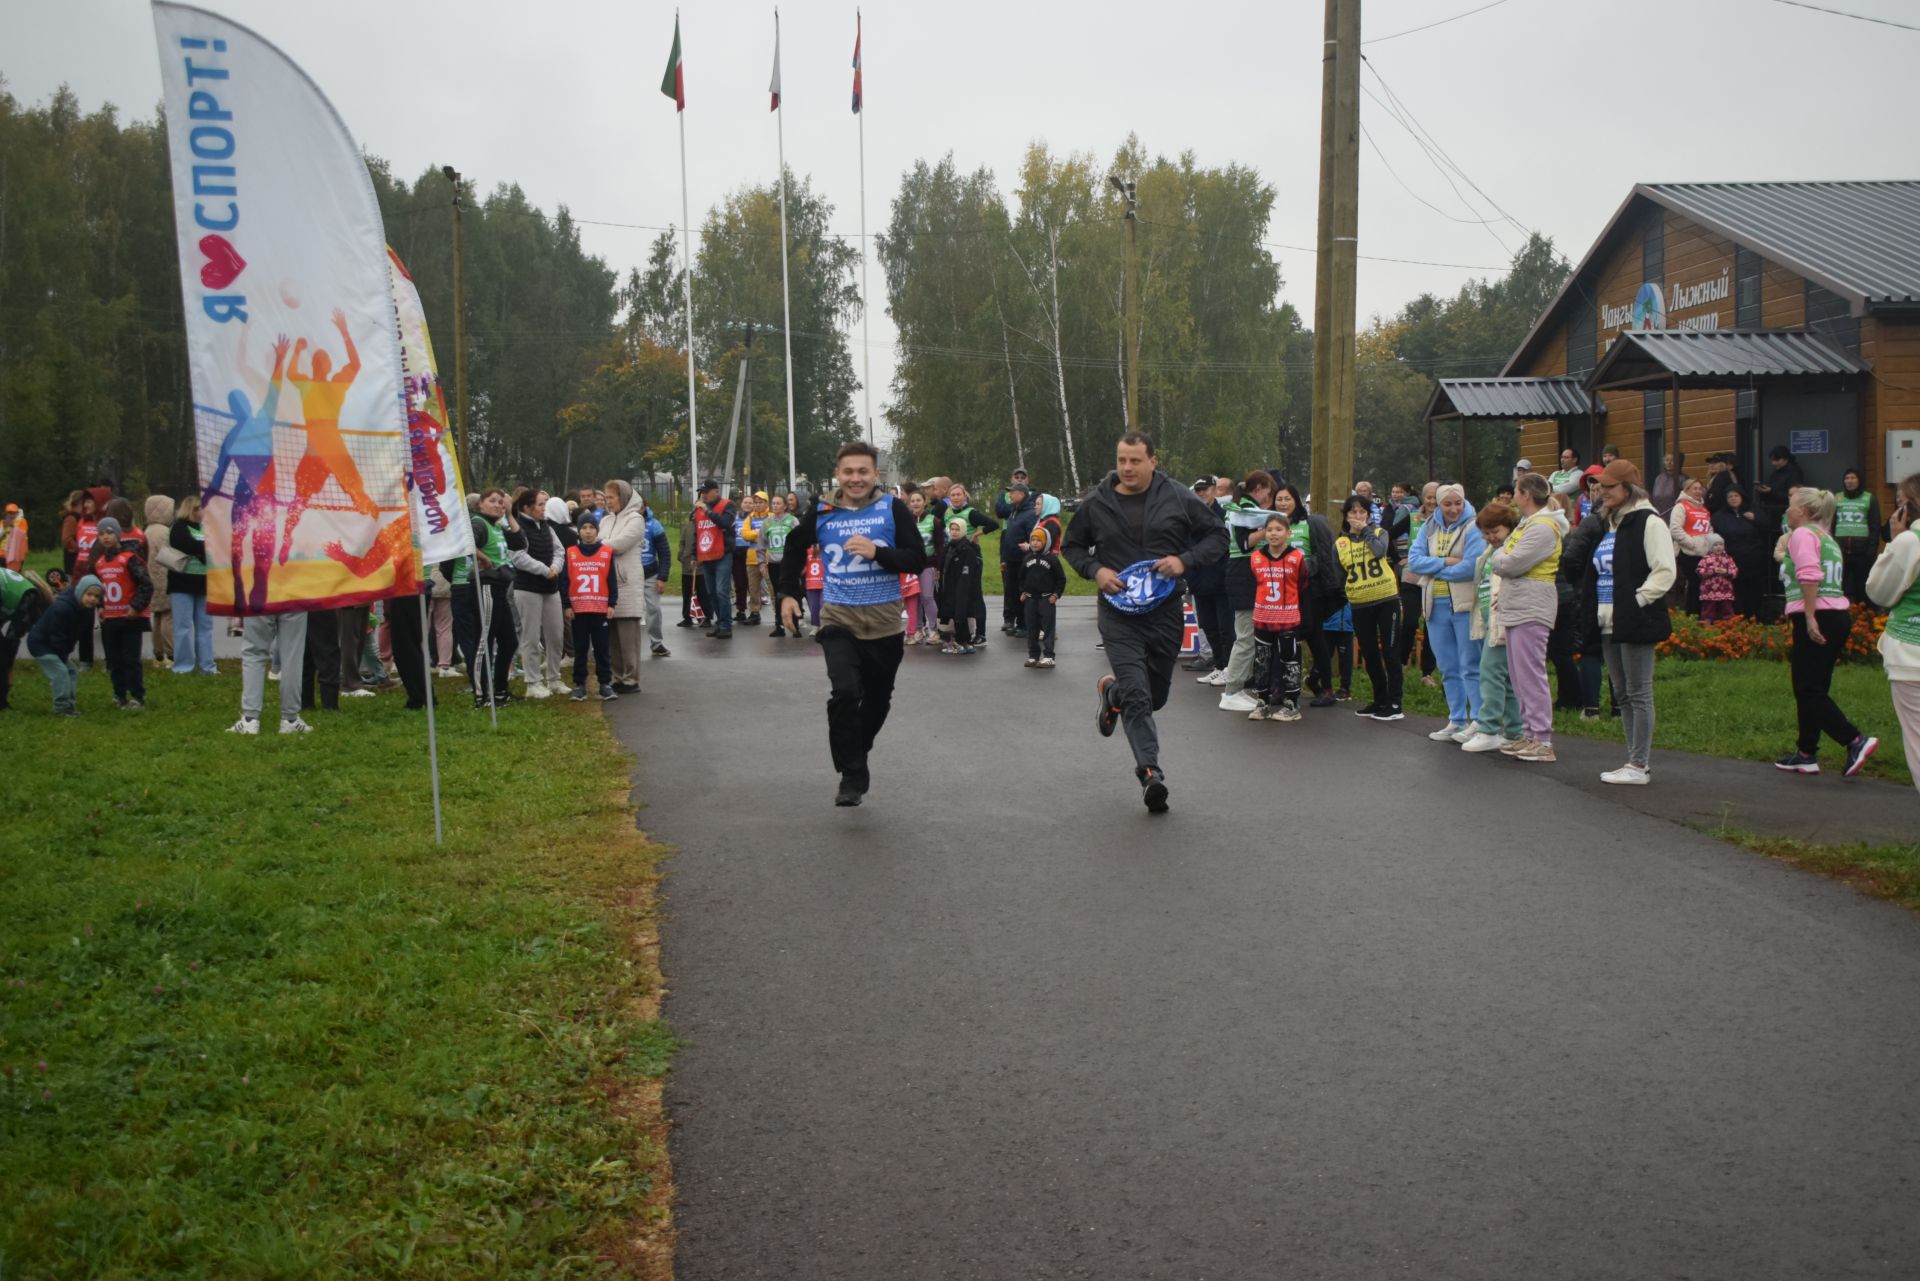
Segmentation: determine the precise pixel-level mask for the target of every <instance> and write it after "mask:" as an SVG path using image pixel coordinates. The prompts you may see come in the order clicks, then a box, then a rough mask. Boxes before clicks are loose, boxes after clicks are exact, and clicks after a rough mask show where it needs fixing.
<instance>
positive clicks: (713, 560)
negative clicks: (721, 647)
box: [693, 480, 746, 640]
mask: <svg viewBox="0 0 1920 1281" xmlns="http://www.w3.org/2000/svg"><path fill="white" fill-rule="evenodd" d="M735 515H736V513H735V512H734V505H733V503H732V501H731V500H729V499H725V498H722V497H721V496H720V482H719V481H717V480H703V481H701V482H700V501H699V502H698V503H696V504H694V508H693V554H694V558H695V559H696V560H698V561H699V562H700V577H701V579H702V580H703V581H704V582H705V583H706V585H707V600H706V604H707V608H708V609H709V610H711V611H712V612H711V613H710V614H709V615H708V617H707V621H708V622H709V623H711V624H712V625H713V626H712V630H710V631H709V632H708V633H707V635H708V636H710V637H712V638H713V639H714V640H732V639H733V625H734V623H735V622H736V621H739V622H743V623H744V622H745V621H746V615H745V614H744V613H743V614H741V615H740V617H739V618H738V620H736V619H735V617H734V612H733V603H734V602H733V542H734V532H733V525H734V519H735ZM740 603H741V606H742V608H744V607H745V605H746V602H745V601H742V602H740Z"/></svg>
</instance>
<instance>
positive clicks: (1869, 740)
mask: <svg viewBox="0 0 1920 1281" xmlns="http://www.w3.org/2000/svg"><path fill="white" fill-rule="evenodd" d="M129 705H130V706H133V707H138V706H139V705H140V700H138V699H134V700H133V701H132V702H131V703H130V704H129ZM1879 750H1880V740H1879V739H1877V738H1875V737H1874V736H1873V735H1871V734H1862V735H1861V736H1860V737H1858V738H1856V739H1854V740H1853V741H1852V742H1851V743H1848V744H1847V772H1846V774H1845V777H1847V778H1852V777H1853V776H1854V775H1855V774H1858V773H1859V772H1860V770H1861V768H1862V767H1863V766H1864V765H1866V763H1867V758H1868V757H1869V756H1872V755H1873V754H1874V753H1875V752H1877V751H1879Z"/></svg>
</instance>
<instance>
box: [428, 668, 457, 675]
mask: <svg viewBox="0 0 1920 1281" xmlns="http://www.w3.org/2000/svg"><path fill="white" fill-rule="evenodd" d="M433 674H434V675H435V676H458V675H459V674H460V673H459V672H456V671H454V670H453V669H452V668H451V667H436V668H434V669H433Z"/></svg>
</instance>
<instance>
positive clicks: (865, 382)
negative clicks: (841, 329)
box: [853, 9, 874, 444]
mask: <svg viewBox="0 0 1920 1281" xmlns="http://www.w3.org/2000/svg"><path fill="white" fill-rule="evenodd" d="M853 23H854V31H855V33H856V34H855V35H854V39H853V43H854V46H855V51H856V54H857V53H858V50H859V45H860V39H861V37H860V34H859V32H860V11H859V10H858V9H855V10H854V11H853ZM862 61H864V59H862ZM854 71H855V74H856V75H862V74H863V72H864V68H861V67H856V68H855V69H854ZM861 87H862V92H861V94H860V103H859V106H858V107H857V108H855V111H854V114H855V115H857V116H859V117H860V385H861V387H862V388H863V389H864V390H865V392H866V398H867V443H868V444H873V443H874V441H873V332H872V330H871V329H870V327H869V326H870V325H871V323H872V322H871V319H870V317H871V315H872V312H873V309H872V307H871V305H870V304H869V300H868V294H867V95H866V93H865V91H864V88H865V86H864V81H863V84H862V86H861Z"/></svg>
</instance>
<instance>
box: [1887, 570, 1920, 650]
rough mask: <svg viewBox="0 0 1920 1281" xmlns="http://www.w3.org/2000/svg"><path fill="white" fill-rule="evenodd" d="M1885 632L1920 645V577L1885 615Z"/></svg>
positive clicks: (1909, 642) (1911, 643) (1900, 639)
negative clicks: (1891, 610)
mask: <svg viewBox="0 0 1920 1281" xmlns="http://www.w3.org/2000/svg"><path fill="white" fill-rule="evenodd" d="M1887 634H1888V635H1889V636H1891V637H1893V638H1894V639H1895V640H1899V641H1905V642H1906V643H1907V644H1909V645H1920V578H1916V579H1915V580H1914V581H1913V585H1912V586H1911V587H1909V588H1907V591H1906V594H1905V595H1903V596H1902V597H1901V598H1900V599H1899V600H1898V601H1897V602H1895V604H1894V607H1893V612H1892V613H1891V614H1888V615H1887Z"/></svg>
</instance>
